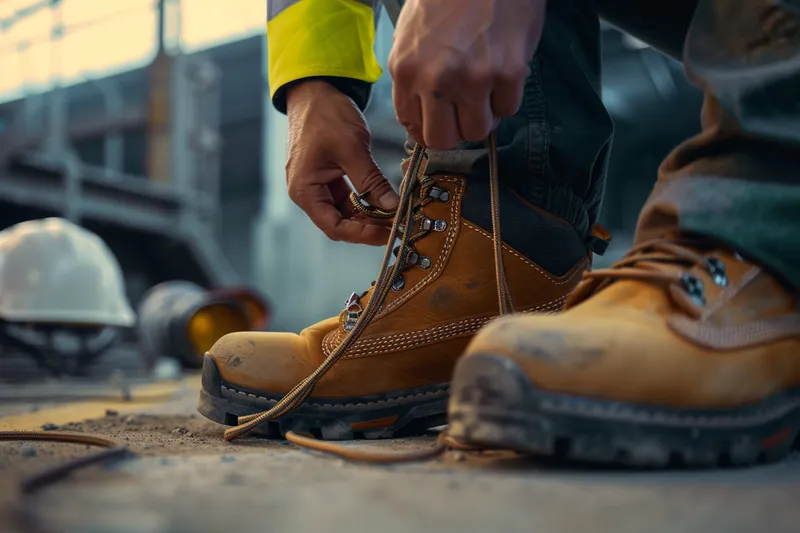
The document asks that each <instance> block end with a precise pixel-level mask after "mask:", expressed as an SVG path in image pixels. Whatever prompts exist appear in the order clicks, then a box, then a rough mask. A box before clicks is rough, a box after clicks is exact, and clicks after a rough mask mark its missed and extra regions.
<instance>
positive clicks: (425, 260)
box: [419, 256, 433, 270]
mask: <svg viewBox="0 0 800 533" xmlns="http://www.w3.org/2000/svg"><path fill="white" fill-rule="evenodd" d="M431 265H433V261H431V258H430V257H425V256H423V257H420V258H419V267H420V268H421V269H423V270H428V269H429V268H430V267H431Z"/></svg>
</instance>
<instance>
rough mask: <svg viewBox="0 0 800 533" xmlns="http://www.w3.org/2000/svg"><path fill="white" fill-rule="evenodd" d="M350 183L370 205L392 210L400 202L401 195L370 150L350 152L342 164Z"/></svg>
mask: <svg viewBox="0 0 800 533" xmlns="http://www.w3.org/2000/svg"><path fill="white" fill-rule="evenodd" d="M342 170H344V172H345V174H347V177H348V178H349V179H350V183H352V184H353V187H355V189H356V191H357V192H358V194H359V195H361V196H362V197H363V198H364V199H365V200H366V201H367V202H369V203H370V205H372V206H375V207H380V208H381V209H386V210H391V209H394V208H396V207H397V205H398V204H399V203H400V197H399V196H398V195H397V193H396V192H395V191H394V189H393V188H392V184H391V183H389V180H388V179H386V176H384V175H383V172H381V169H380V168H378V164H377V163H375V160H374V159H373V158H372V154H370V153H369V151H361V150H356V151H353V152H350V154H348V158H347V160H346V161H344V162H343V164H342Z"/></svg>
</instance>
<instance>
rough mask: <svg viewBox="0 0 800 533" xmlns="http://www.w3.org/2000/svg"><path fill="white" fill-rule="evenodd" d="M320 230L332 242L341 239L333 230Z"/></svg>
mask: <svg viewBox="0 0 800 533" xmlns="http://www.w3.org/2000/svg"><path fill="white" fill-rule="evenodd" d="M322 232H323V233H324V234H325V236H326V237H327V238H328V240H331V241H333V242H339V241H341V240H342V239H341V237H339V234H338V233H336V232H335V231H333V230H330V229H327V228H323V230H322Z"/></svg>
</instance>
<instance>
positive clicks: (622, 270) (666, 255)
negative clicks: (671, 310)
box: [569, 237, 728, 318]
mask: <svg viewBox="0 0 800 533" xmlns="http://www.w3.org/2000/svg"><path fill="white" fill-rule="evenodd" d="M711 247H712V244H711V243H707V242H704V241H703V240H701V239H695V238H689V237H665V238H660V239H653V240H650V241H646V242H643V243H641V244H638V245H636V246H634V247H633V248H631V249H630V251H628V253H627V254H625V257H624V258H623V259H621V260H620V261H617V262H616V263H614V264H613V265H611V266H610V267H609V268H604V269H599V270H594V271H591V272H585V273H584V274H583V278H584V280H587V281H589V282H590V284H589V285H588V286H587V287H586V289H584V290H581V289H580V288H579V289H578V290H577V291H576V293H575V296H576V297H575V298H572V299H570V302H569V305H574V304H575V303H577V302H578V301H580V300H583V299H585V298H587V297H588V296H589V295H590V294H592V293H594V292H596V291H598V290H600V289H602V288H604V287H605V286H607V285H609V284H610V283H612V282H614V281H617V280H638V281H645V282H649V283H657V284H662V285H665V286H666V287H668V290H669V292H670V295H671V296H672V298H673V300H674V301H675V303H676V304H677V305H678V306H679V307H680V308H681V309H682V310H683V311H685V312H686V313H687V314H689V315H690V316H692V317H694V318H697V317H699V316H700V314H701V313H702V307H703V306H705V304H706V298H705V294H704V293H705V285H704V283H703V281H702V280H701V279H700V278H698V277H697V276H694V275H692V274H691V273H690V271H691V270H693V269H694V268H696V267H699V268H701V269H703V270H705V271H706V272H708V274H709V275H710V277H711V279H712V280H713V283H714V284H715V285H717V286H718V287H725V286H727V285H728V275H727V272H726V269H725V264H724V263H723V262H722V260H721V259H719V258H717V257H714V256H711V255H706V254H703V253H701V252H703V251H705V250H706V249H710V248H711Z"/></svg>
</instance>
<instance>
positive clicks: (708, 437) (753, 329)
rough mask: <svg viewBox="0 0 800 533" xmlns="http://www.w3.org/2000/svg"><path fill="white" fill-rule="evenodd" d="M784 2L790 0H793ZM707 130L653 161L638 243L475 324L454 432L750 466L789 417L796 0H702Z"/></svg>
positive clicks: (795, 386)
mask: <svg viewBox="0 0 800 533" xmlns="http://www.w3.org/2000/svg"><path fill="white" fill-rule="evenodd" d="M796 4H797V3H795V5H796ZM685 59H686V61H685V63H686V68H687V72H688V73H689V75H690V76H691V77H692V78H693V79H694V80H695V82H697V83H698V84H699V85H700V86H701V87H703V88H704V89H705V90H706V93H707V98H706V104H705V109H704V115H703V119H704V120H703V126H704V127H703V132H702V133H701V134H700V135H698V136H697V137H695V138H694V139H691V140H689V141H687V142H686V143H684V144H683V145H681V146H680V147H678V148H677V149H676V150H675V151H674V152H673V153H672V154H671V155H670V156H669V157H668V158H667V160H666V161H665V162H664V164H663V165H662V167H661V170H660V176H659V182H658V185H657V186H656V189H655V191H654V192H653V194H652V196H651V198H650V199H649V201H648V203H647V205H646V206H645V208H644V210H643V212H642V215H641V218H640V222H639V227H638V232H637V243H636V245H635V246H634V248H633V249H632V250H631V251H630V252H629V253H628V255H627V256H626V258H625V259H623V260H622V261H620V262H619V263H617V264H616V265H615V266H613V267H612V268H610V269H608V270H603V271H596V272H592V273H589V274H587V276H586V280H585V281H584V282H583V283H582V284H581V285H579V287H578V288H577V290H576V291H575V292H574V293H573V294H572V295H571V297H570V299H569V301H568V303H567V310H566V311H565V312H564V313H561V314H559V315H555V316H545V317H521V316H516V317H510V318H507V319H503V320H500V321H497V322H495V323H493V324H492V325H490V326H488V327H487V328H484V330H483V331H482V332H480V333H479V334H478V335H477V336H476V337H475V339H474V340H473V341H472V343H471V344H470V347H469V348H468V350H467V354H466V355H465V356H464V357H463V358H462V359H461V361H460V362H459V364H458V366H457V368H456V372H455V375H454V378H453V394H452V400H451V403H450V421H451V428H452V432H453V434H454V435H455V436H456V437H459V438H462V439H464V440H468V441H471V442H473V443H478V444H482V445H486V446H497V447H505V448H512V449H517V450H521V451H528V452H543V453H560V454H563V455H565V456H567V457H572V458H578V459H588V460H596V461H601V462H622V463H627V464H633V465H659V466H664V465H668V464H689V465H694V466H714V465H718V464H730V463H733V464H750V463H754V462H758V461H765V460H775V459H778V458H780V457H783V456H784V455H785V454H786V453H787V452H788V451H789V450H790V449H791V447H792V445H793V442H794V441H795V439H796V438H797V436H798V432H799V431H800V407H798V406H800V359H799V358H798V357H797V354H798V353H800V312H798V310H799V309H800V275H799V274H800V268H799V267H798V265H800V240H798V239H799V238H798V234H797V232H798V230H800V209H798V206H800V178H798V173H797V169H798V168H800V114H799V113H798V109H800V10H797V9H794V8H791V7H790V6H789V2H784V3H783V5H781V4H780V3H779V2H778V0H701V1H700V2H699V5H698V9H697V12H696V14H695V18H694V19H693V22H692V26H691V28H690V30H689V34H688V38H687V42H686V47H685Z"/></svg>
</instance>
